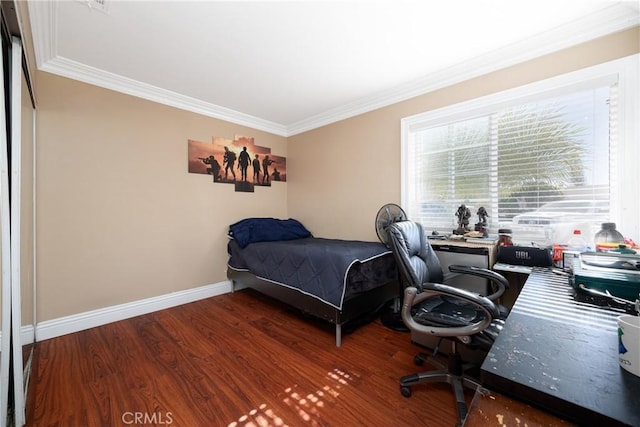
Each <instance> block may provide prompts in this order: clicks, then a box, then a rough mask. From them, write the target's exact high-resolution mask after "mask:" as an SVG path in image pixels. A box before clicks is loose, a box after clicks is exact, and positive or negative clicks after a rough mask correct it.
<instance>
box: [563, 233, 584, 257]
mask: <svg viewBox="0 0 640 427" xmlns="http://www.w3.org/2000/svg"><path fill="white" fill-rule="evenodd" d="M567 243H568V244H567V246H568V247H567V249H568V250H570V251H576V252H586V251H587V241H586V240H584V238H583V237H582V233H581V232H580V230H573V237H572V238H570V239H569V241H568V242H567Z"/></svg>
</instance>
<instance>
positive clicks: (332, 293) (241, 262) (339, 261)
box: [227, 237, 397, 309]
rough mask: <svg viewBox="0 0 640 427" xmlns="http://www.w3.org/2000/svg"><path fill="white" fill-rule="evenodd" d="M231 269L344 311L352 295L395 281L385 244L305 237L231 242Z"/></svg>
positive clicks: (394, 267)
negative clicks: (284, 239) (343, 307)
mask: <svg viewBox="0 0 640 427" xmlns="http://www.w3.org/2000/svg"><path fill="white" fill-rule="evenodd" d="M228 252H229V260H228V263H227V265H228V267H229V268H231V269H234V270H240V271H249V272H251V273H253V274H254V275H256V276H257V277H259V278H261V279H263V280H267V281H269V282H273V283H275V284H278V285H281V286H286V287H289V288H293V289H297V290H299V291H300V292H302V293H305V294H307V295H311V296H313V297H315V298H317V299H320V300H322V301H323V302H325V303H327V304H329V305H331V306H333V307H335V308H337V309H341V308H342V305H343V303H344V301H345V300H348V299H349V298H350V297H352V296H354V295H358V294H361V293H363V292H367V291H368V290H371V289H374V288H376V287H379V286H382V285H384V284H386V283H389V282H390V281H396V280H397V269H396V265H395V261H394V259H393V255H392V253H391V251H390V250H389V249H388V248H387V247H386V246H384V245H383V244H381V243H376V242H362V241H354V240H339V239H324V238H315V237H307V238H301V239H295V240H286V241H268V242H255V243H250V244H248V245H247V246H245V247H244V248H241V247H240V245H239V244H238V242H237V241H236V240H235V239H231V240H230V241H229V243H228Z"/></svg>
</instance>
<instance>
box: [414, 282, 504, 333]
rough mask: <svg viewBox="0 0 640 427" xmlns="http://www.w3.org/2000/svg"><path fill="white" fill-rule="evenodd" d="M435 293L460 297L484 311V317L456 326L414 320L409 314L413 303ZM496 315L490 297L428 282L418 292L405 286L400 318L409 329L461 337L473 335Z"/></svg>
mask: <svg viewBox="0 0 640 427" xmlns="http://www.w3.org/2000/svg"><path fill="white" fill-rule="evenodd" d="M436 295H446V296H453V297H456V298H460V299H461V300H464V301H466V302H468V303H470V304H473V305H475V306H477V307H478V308H480V309H481V310H482V311H483V312H484V317H483V319H482V320H480V321H478V322H476V323H473V324H470V325H465V326H457V327H438V326H428V325H423V324H421V323H418V322H416V321H415V320H414V319H413V316H412V315H411V308H412V307H413V306H414V305H416V304H420V303H421V302H422V301H424V300H426V299H428V298H431V297H433V296H436ZM498 316H499V311H498V308H497V307H496V305H495V304H494V303H493V302H492V301H491V300H490V299H488V298H487V297H483V296H482V295H478V294H476V293H473V292H469V291H467V290H465V289H458V288H454V287H453V286H448V285H443V284H440V283H429V286H428V288H425V290H424V291H423V292H420V293H418V289H417V288H414V287H407V288H405V290H404V301H403V304H402V320H403V322H404V323H405V325H406V326H407V327H408V328H409V329H411V330H413V331H416V332H420V333H424V334H428V335H436V336H440V337H462V336H468V335H474V334H477V333H478V332H481V331H483V330H484V329H486V328H487V327H488V326H489V325H490V324H491V322H492V320H493V319H494V318H497V317H498Z"/></svg>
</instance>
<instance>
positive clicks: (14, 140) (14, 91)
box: [10, 37, 25, 427]
mask: <svg viewBox="0 0 640 427" xmlns="http://www.w3.org/2000/svg"><path fill="white" fill-rule="evenodd" d="M10 93H11V107H10V108H11V128H10V129H11V132H10V133H11V167H10V177H11V181H10V186H11V195H10V207H11V208H10V212H11V226H10V227H11V231H10V233H11V336H12V340H13V345H12V349H13V404H14V415H15V420H14V422H15V425H16V426H18V427H22V426H23V425H24V424H25V398H24V364H23V360H22V281H21V276H22V273H21V260H22V256H21V253H22V249H21V244H20V243H21V235H22V227H21V221H20V220H21V206H22V132H21V129H22V114H21V113H22V42H21V41H20V39H19V38H17V37H13V38H12V41H11V90H10Z"/></svg>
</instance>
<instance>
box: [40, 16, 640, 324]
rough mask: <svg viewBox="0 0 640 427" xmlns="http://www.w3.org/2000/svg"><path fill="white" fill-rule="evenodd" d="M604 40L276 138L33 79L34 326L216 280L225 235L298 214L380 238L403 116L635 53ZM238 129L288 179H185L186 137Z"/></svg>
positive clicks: (335, 232) (335, 233)
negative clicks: (236, 185)
mask: <svg viewBox="0 0 640 427" xmlns="http://www.w3.org/2000/svg"><path fill="white" fill-rule="evenodd" d="M639 34H640V30H639V29H638V28H635V29H633V30H630V31H625V32H623V33H619V34H615V35H611V36H608V37H605V38H602V39H599V40H595V41H593V42H590V43H586V44H584V45H581V46H577V47H574V48H571V49H568V50H566V51H563V52H559V53H556V54H553V55H548V56H546V57H543V58H540V59H537V60H533V61H529V62H527V63H524V64H521V65H518V66H514V67H511V68H509V69H506V70H502V71H498V72H494V73H491V74H489V75H486V76H482V77H479V78H476V79H473V80H470V81H467V82H463V83H460V84H457V85H455V86H452V87H449V88H444V89H441V90H438V91H435V92H433V93H430V94H426V95H423V96H420V97H416V98H413V99H410V100H408V101H404V102H401V103H398V104H394V105H391V106H389V107H386V108H382V109H379V110H376V111H373V112H370V113H367V114H363V115H360V116H357V117H354V118H351V119H348V120H344V121H341V122H338V123H335V124H332V125H328V126H325V127H322V128H320V129H316V130H313V131H309V132H306V133H303V134H300V135H296V136H293V137H290V138H289V139H285V138H282V137H278V136H275V135H272V134H268V133H265V132H261V131H256V130H253V129H248V128H245V127H242V126H238V125H234V124H231V123H228V122H224V121H220V120H215V119H212V118H207V117H204V116H200V115H197V114H193V113H189V112H186V111H181V110H178V109H174V108H171V107H167V106H163V105H159V104H155V103H152V102H149V101H145V100H142V99H139V98H134V97H130V96H127V95H123V94H119V93H116V92H113V91H109V90H105V89H101V88H97V87H94V86H91V85H86V84H83V83H79V82H76V81H73V80H69V79H65V78H62V77H57V76H53V75H50V74H47V73H42V72H38V73H36V82H35V83H36V89H37V90H36V94H37V100H38V115H37V134H38V137H37V151H36V158H37V165H38V166H37V173H36V185H37V210H36V216H37V218H36V219H37V242H36V254H37V280H38V282H37V299H38V307H37V315H38V321H39V322H42V321H46V320H51V319H56V318H59V317H62V316H67V315H72V314H77V313H82V312H85V311H89V310H93V309H99V308H105V307H110V306H113V305H117V304H122V303H126V302H133V301H137V300H140V299H144V298H149V297H153V296H158V295H163V294H167V293H170V292H174V291H180V290H186V289H190V288H194V287H198V286H202V285H207V284H212V283H218V282H221V281H224V280H225V279H226V276H225V264H226V258H227V255H226V237H225V235H226V231H227V227H228V225H229V224H230V223H232V222H234V221H237V220H238V219H241V218H244V217H247V216H275V217H294V218H298V219H300V220H301V221H302V222H303V223H304V224H305V225H306V226H307V227H308V228H309V229H310V230H311V231H312V232H313V233H314V234H315V235H316V236H320V237H337V238H344V239H362V240H376V236H375V230H374V224H373V222H374V218H375V214H376V212H377V211H378V209H379V207H380V206H381V205H383V204H384V203H388V202H396V203H398V202H400V119H401V118H402V117H406V116H409V115H413V114H417V113H420V112H423V111H427V110H429V109H434V108H438V107H442V106H445V105H449V104H453V103H457V102H460V101H464V100H467V99H472V98H475V97H478V96H482V95H485V94H489V93H493V92H496V91H500V90H504V89H508V88H511V87H515V86H518V85H522V84H525V83H529V82H532V81H537V80H540V79H543V78H546V77H551V76H554V75H558V74H562V73H564V72H568V71H572V70H576V69H580V68H584V67H587V66H590V65H594V64H598V63H601V62H606V61H608V60H612V59H616V58H620V57H624V56H627V55H630V54H633V53H637V52H639V51H640V47H639ZM234 134H245V135H251V136H254V137H255V140H256V143H257V144H259V145H265V146H269V147H271V148H272V152H273V153H274V154H278V155H282V156H286V157H287V180H288V182H287V183H286V184H285V183H274V185H273V186H272V187H271V188H257V189H256V192H255V193H252V194H251V193H236V192H234V191H233V187H232V186H230V185H222V184H213V183H212V182H211V179H210V177H209V176H205V175H194V174H189V173H187V140H188V139H196V140H200V141H210V140H211V137H212V136H214V135H216V136H226V137H232V136H233V135H234Z"/></svg>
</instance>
